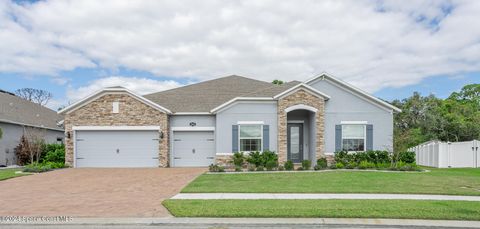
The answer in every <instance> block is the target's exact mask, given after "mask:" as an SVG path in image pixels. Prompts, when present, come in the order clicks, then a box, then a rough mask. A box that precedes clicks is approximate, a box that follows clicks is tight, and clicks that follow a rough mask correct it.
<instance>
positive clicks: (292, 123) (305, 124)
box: [285, 104, 318, 163]
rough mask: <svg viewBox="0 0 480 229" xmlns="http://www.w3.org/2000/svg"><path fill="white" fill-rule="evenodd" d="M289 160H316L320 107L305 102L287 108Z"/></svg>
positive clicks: (297, 161)
mask: <svg viewBox="0 0 480 229" xmlns="http://www.w3.org/2000/svg"><path fill="white" fill-rule="evenodd" d="M285 112H287V160H291V161H292V162H293V163H301V162H302V161H303V160H312V161H314V159H315V158H316V157H315V146H316V140H315V131H316V128H315V114H316V113H317V112H318V109H316V108H314V107H311V106H307V105H304V104H300V105H294V106H291V107H289V108H287V109H285Z"/></svg>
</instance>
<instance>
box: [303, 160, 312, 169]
mask: <svg viewBox="0 0 480 229" xmlns="http://www.w3.org/2000/svg"><path fill="white" fill-rule="evenodd" d="M311 167H312V162H311V161H310V160H303V161H302V168H303V170H309V169H310V168H311Z"/></svg>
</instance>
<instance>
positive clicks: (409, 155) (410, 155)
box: [398, 152, 415, 163]
mask: <svg viewBox="0 0 480 229" xmlns="http://www.w3.org/2000/svg"><path fill="white" fill-rule="evenodd" d="M398 160H399V161H402V162H405V163H415V152H400V153H398Z"/></svg>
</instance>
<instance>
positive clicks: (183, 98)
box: [144, 75, 272, 112]
mask: <svg viewBox="0 0 480 229" xmlns="http://www.w3.org/2000/svg"><path fill="white" fill-rule="evenodd" d="M271 86H272V84H271V83H268V82H265V81H260V80H256V79H250V78H246V77H243V76H237V75H231V76H227V77H222V78H218V79H214V80H208V81H204V82H200V83H196V84H191V85H187V86H184V87H179V88H175V89H171V90H167V91H162V92H158V93H153V94H149V95H145V96H144V97H145V98H147V99H150V100H151V101H153V102H155V103H158V104H161V105H162V106H165V107H166V108H168V109H170V110H172V112H210V110H212V109H214V108H215V107H217V106H219V105H221V104H223V103H225V102H227V101H230V100H232V99H234V98H236V97H243V96H246V95H247V94H250V93H253V92H256V91H260V90H262V89H265V88H269V87H271ZM252 96H253V95H252ZM256 97H261V96H256Z"/></svg>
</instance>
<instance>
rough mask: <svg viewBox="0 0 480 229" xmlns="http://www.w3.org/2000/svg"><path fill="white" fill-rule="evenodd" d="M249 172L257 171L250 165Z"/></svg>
mask: <svg viewBox="0 0 480 229" xmlns="http://www.w3.org/2000/svg"><path fill="white" fill-rule="evenodd" d="M247 169H248V171H250V172H253V171H255V165H248V168H247Z"/></svg>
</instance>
